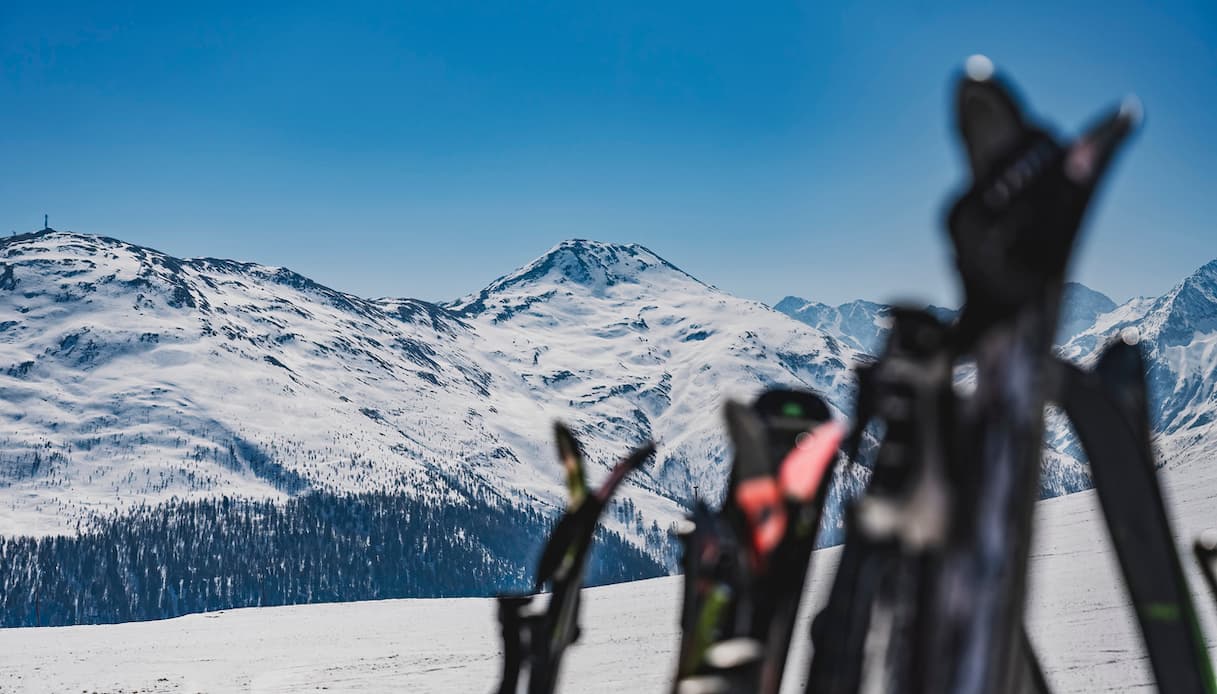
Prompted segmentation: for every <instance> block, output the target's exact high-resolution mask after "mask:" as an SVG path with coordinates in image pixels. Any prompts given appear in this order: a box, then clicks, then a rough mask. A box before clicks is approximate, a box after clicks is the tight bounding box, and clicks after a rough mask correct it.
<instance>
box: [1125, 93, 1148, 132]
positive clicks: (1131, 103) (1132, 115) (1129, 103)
mask: <svg viewBox="0 0 1217 694" xmlns="http://www.w3.org/2000/svg"><path fill="white" fill-rule="evenodd" d="M1119 113H1120V117H1121V118H1124V119H1125V120H1126V121H1128V123H1129V124H1130V125H1132V126H1133V127H1139V126H1140V125H1141V123H1142V121H1144V120H1145V107H1144V106H1142V105H1141V99H1140V98H1139V97H1138V96H1137V95H1136V94H1129V95H1128V96H1126V97H1124V100H1123V101H1121V102H1120V111H1119Z"/></svg>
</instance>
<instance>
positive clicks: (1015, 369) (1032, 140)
mask: <svg viewBox="0 0 1217 694" xmlns="http://www.w3.org/2000/svg"><path fill="white" fill-rule="evenodd" d="M956 104H957V117H958V121H957V125H958V129H959V132H960V134H961V137H962V140H963V143H964V149H965V151H966V153H967V156H968V161H969V165H970V169H971V174H972V181H971V185H970V187H969V188H968V189H967V190H966V191H964V193H963V194H962V195H961V196H960V197H959V198H958V199H957V200H956V201H955V204H954V205H953V206H952V208H951V211H950V214H949V215H948V219H947V226H948V229H949V232H950V240H951V242H952V245H953V247H954V251H955V261H956V266H957V269H958V271H959V275H960V278H961V280H962V284H963V288H964V293H965V304H964V308H963V310H962V313H961V315H960V317H959V320H958V322H957V323H956V324H955V325H952V326H949V327H947V326H942V325H941V324H939V323H938V322H937V321H936V320H934V319H933V317H932V316H930V315H928V314H919V313H918V312H912V311H905V312H901V311H897V312H896V313H895V314H894V326H893V329H892V332H891V335H890V337H889V343H888V346H887V350H886V351H885V353H884V354H883V355H882V356H881V358H880V360H879V362H877V363H876V364H874V365H873V366H871V367H868V368H865V369H862V370H861V371H860V374H859V382H860V388H861V389H860V392H859V396H858V416H857V417H856V421H855V429H854V434H853V436H851V442H850V445H849V446H847V450H856V449H857V442H858V441H859V440H860V437H861V436H862V431H863V428H864V427H865V426H866V425H867V422H868V420H870V419H871V418H872V417H873V418H875V419H877V420H879V421H880V422H881V423H882V424H883V425H884V431H885V434H884V439H883V441H882V442H881V444H880V447H879V452H878V455H877V459H876V463H875V469H874V474H873V477H872V480H871V483H870V485H869V487H868V490H867V493H866V494H865V495H864V496H863V498H862V499H860V500H859V501H858V502H857V503H856V504H855V505H854V506H853V507H852V508H851V510H850V515H849V528H848V530H849V534H848V536H847V541H846V547H845V549H844V551H843V556H842V564H841V568H840V569H839V573H838V576H837V579H836V581H835V583H834V585H833V589H832V594H831V595H830V598H829V603H828V605H827V606H826V607H825V609H824V610H823V611H822V612H821V614H820V615H818V616H817V618H816V621H815V623H814V625H813V642H814V645H815V651H814V657H813V661H812V669H811V673H810V675H809V682H808V688H807V691H809V692H817V693H818V694H819V693H822V692H855V691H859V690H860V689H861V690H866V691H894V692H902V691H908V692H918V693H920V692H953V693H957V694H980V693H981V692H992V691H1038V690H1043V689H1046V687H1047V685H1046V682H1045V681H1044V679H1043V677H1042V673H1041V672H1040V671H1039V667H1038V664H1037V661H1036V660H1035V658H1034V653H1033V651H1032V650H1031V646H1030V641H1029V639H1028V638H1027V636H1026V633H1025V630H1024V629H1023V625H1022V621H1023V605H1024V598H1025V584H1026V578H1025V576H1026V570H1027V558H1028V554H1029V549H1030V536H1031V520H1032V508H1033V505H1034V502H1035V501H1036V499H1037V498H1038V487H1039V462H1040V461H1039V456H1040V446H1041V441H1042V432H1043V420H1044V412H1043V410H1044V406H1045V404H1046V401H1047V398H1048V395H1049V386H1050V382H1049V381H1050V375H1051V374H1052V373H1053V371H1054V370H1053V368H1052V367H1053V365H1054V363H1055V362H1054V360H1053V358H1052V355H1051V351H1050V349H1051V343H1052V338H1053V335H1054V333H1055V328H1056V322H1057V314H1058V311H1059V306H1060V301H1061V290H1062V286H1063V281H1064V271H1065V268H1066V266H1067V264H1068V261H1069V257H1070V255H1071V253H1072V249H1073V246H1074V240H1075V238H1076V236H1077V233H1078V230H1079V228H1080V225H1081V222H1082V220H1083V217H1084V214H1085V211H1086V208H1087V206H1088V204H1089V201H1090V199H1091V196H1092V194H1093V192H1094V190H1095V188H1096V186H1097V184H1098V182H1099V180H1100V179H1101V178H1102V174H1103V173H1104V172H1105V170H1106V169H1107V166H1108V164H1109V163H1110V161H1111V159H1112V157H1113V155H1114V153H1115V151H1116V150H1117V149H1118V146H1119V144H1120V143H1121V142H1122V141H1123V140H1124V138H1125V136H1126V135H1127V134H1128V132H1129V131H1130V130H1131V127H1132V125H1133V123H1134V121H1135V119H1136V116H1137V115H1138V114H1137V113H1136V112H1135V110H1134V109H1131V108H1122V109H1121V110H1119V111H1116V112H1114V113H1112V114H1110V115H1108V116H1105V117H1104V118H1102V119H1100V121H1099V123H1098V124H1097V125H1096V126H1095V127H1093V128H1092V129H1090V130H1089V131H1088V132H1087V133H1086V134H1085V135H1083V136H1082V137H1080V138H1079V139H1078V140H1076V141H1074V142H1073V143H1070V144H1065V145H1062V144H1060V143H1058V142H1057V141H1056V140H1055V139H1054V138H1053V137H1052V136H1051V135H1050V134H1049V133H1048V132H1047V131H1046V130H1045V129H1043V128H1041V127H1039V126H1037V125H1035V124H1034V123H1033V122H1031V121H1030V120H1028V119H1027V118H1026V117H1025V116H1024V114H1023V112H1022V110H1021V109H1020V108H1019V106H1018V104H1017V102H1016V100H1015V98H1014V96H1013V95H1012V93H1011V92H1010V90H1009V89H1008V88H1007V87H1006V86H1005V85H1004V84H1002V82H1001V81H1000V80H999V79H997V78H996V77H995V76H994V74H993V67H992V64H991V63H989V62H988V60H987V59H984V58H982V57H974V58H972V59H970V60H969V63H968V71H967V75H965V76H964V77H963V78H962V79H961V80H960V81H959V86H958V89H957V93H956ZM963 360H967V361H971V362H973V363H974V364H975V374H976V390H975V392H974V393H972V394H971V395H970V396H966V397H965V396H957V395H955V394H954V392H953V387H952V381H953V369H954V366H955V365H956V364H957V363H959V362H960V361H963Z"/></svg>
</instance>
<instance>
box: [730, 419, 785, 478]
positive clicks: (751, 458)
mask: <svg viewBox="0 0 1217 694" xmlns="http://www.w3.org/2000/svg"><path fill="white" fill-rule="evenodd" d="M723 414H724V416H725V418H726V420H727V434H728V435H729V436H730V438H731V443H732V445H733V446H734V448H735V460H734V462H733V463H732V465H731V475H732V477H733V478H734V479H736V480H747V479H752V478H754V477H764V476H767V475H770V474H772V472H773V471H772V470H770V465H769V462H768V450H767V449H768V446H767V441H766V439H765V426H764V423H763V422H762V421H761V418H760V416H759V415H757V414H756V413H755V412H754V411H753V410H752V408H750V407H748V406H746V405H742V404H740V403H738V402H735V401H733V400H729V401H727V405H726V406H725V407H724V408H723Z"/></svg>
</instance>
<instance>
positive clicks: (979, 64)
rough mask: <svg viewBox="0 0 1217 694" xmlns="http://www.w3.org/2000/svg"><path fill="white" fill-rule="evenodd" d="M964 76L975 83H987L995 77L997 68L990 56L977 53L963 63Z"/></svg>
mask: <svg viewBox="0 0 1217 694" xmlns="http://www.w3.org/2000/svg"><path fill="white" fill-rule="evenodd" d="M963 71H964V74H965V75H967V76H968V79H970V80H972V81H974V82H985V81H987V80H989V79H991V78H992V77H993V73H994V72H996V68H995V67H994V66H993V61H992V60H989V56H987V55H983V54H981V53H975V54H973V55H970V56H968V58H967V59H966V60H964V61H963Z"/></svg>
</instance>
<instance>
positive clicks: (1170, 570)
mask: <svg viewBox="0 0 1217 694" xmlns="http://www.w3.org/2000/svg"><path fill="white" fill-rule="evenodd" d="M1061 371H1062V373H1063V378H1062V393H1061V397H1060V398H1059V399H1060V404H1061V405H1062V407H1063V408H1064V410H1065V414H1066V416H1068V417H1069V420H1070V421H1071V422H1072V423H1073V426H1074V429H1075V430H1076V431H1077V435H1078V439H1079V440H1080V442H1081V444H1082V450H1083V451H1084V452H1085V454H1086V458H1087V459H1088V460H1089V461H1090V470H1091V474H1092V476H1093V478H1094V486H1095V490H1096V492H1097V494H1098V497H1099V503H1100V505H1101V507H1102V509H1103V515H1104V517H1105V519H1106V521H1107V528H1108V530H1109V531H1110V534H1111V539H1112V543H1113V545H1114V546H1115V550H1116V557H1117V558H1118V559H1119V562H1120V568H1121V571H1122V572H1123V574H1124V583H1125V585H1126V587H1127V589H1128V592H1129V595H1130V597H1131V598H1132V604H1133V607H1134V609H1135V612H1136V615H1137V622H1138V624H1139V626H1140V628H1141V634H1142V637H1143V639H1144V643H1145V647H1146V650H1147V652H1148V653H1149V659H1150V664H1151V666H1152V667H1153V671H1154V679H1155V681H1156V682H1157V683H1158V689H1159V691H1162V692H1165V693H1167V694H1171V693H1173V692H1206V693H1208V694H1214V693H1215V692H1217V684H1215V683H1214V679H1213V669H1212V663H1211V662H1210V660H1209V655H1208V650H1207V648H1206V647H1205V640H1204V635H1203V634H1202V633H1201V629H1200V622H1199V619H1198V618H1197V615H1196V609H1195V606H1194V605H1193V603H1192V598H1191V592H1190V590H1189V588H1188V584H1187V578H1186V576H1185V574H1184V572H1183V564H1182V562H1181V561H1180V558H1179V554H1178V552H1177V551H1176V550H1175V539H1174V534H1173V533H1172V532H1171V524H1170V519H1169V518H1168V516H1167V513H1166V504H1165V502H1164V501H1163V498H1162V491H1161V486H1160V485H1159V484H1158V476H1157V469H1156V465H1155V464H1154V454H1153V450H1152V448H1151V447H1150V431H1149V405H1148V394H1147V391H1146V384H1145V364H1144V361H1143V359H1142V357H1141V351H1140V350H1139V349H1138V348H1137V347H1135V346H1132V345H1129V344H1126V343H1124V342H1123V341H1117V342H1115V343H1114V344H1112V345H1111V346H1109V347H1108V348H1107V349H1106V350H1105V351H1104V352H1103V353H1102V355H1100V357H1099V360H1098V363H1097V364H1096V366H1095V368H1094V371H1092V372H1086V371H1082V370H1080V369H1078V368H1076V367H1073V366H1070V365H1066V364H1062V365H1061Z"/></svg>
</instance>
